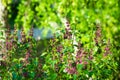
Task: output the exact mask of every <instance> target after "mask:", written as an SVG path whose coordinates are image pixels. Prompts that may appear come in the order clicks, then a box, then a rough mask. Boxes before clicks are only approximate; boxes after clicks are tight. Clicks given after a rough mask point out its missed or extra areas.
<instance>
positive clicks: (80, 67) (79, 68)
mask: <svg viewBox="0 0 120 80" xmlns="http://www.w3.org/2000/svg"><path fill="white" fill-rule="evenodd" d="M82 68H83V65H82V64H77V70H78V72H80V71H81V70H82Z"/></svg>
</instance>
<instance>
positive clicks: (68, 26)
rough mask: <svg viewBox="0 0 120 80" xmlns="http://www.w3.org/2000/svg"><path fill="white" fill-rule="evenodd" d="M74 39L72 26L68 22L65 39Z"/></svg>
mask: <svg viewBox="0 0 120 80" xmlns="http://www.w3.org/2000/svg"><path fill="white" fill-rule="evenodd" d="M71 38H72V33H71V29H70V24H69V22H68V21H67V22H66V28H65V34H64V39H71Z"/></svg>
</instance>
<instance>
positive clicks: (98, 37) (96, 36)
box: [94, 23, 101, 45]
mask: <svg viewBox="0 0 120 80" xmlns="http://www.w3.org/2000/svg"><path fill="white" fill-rule="evenodd" d="M96 28H97V30H96V32H95V38H94V40H95V43H96V45H98V44H99V42H100V39H101V26H100V24H98V23H97V24H96Z"/></svg>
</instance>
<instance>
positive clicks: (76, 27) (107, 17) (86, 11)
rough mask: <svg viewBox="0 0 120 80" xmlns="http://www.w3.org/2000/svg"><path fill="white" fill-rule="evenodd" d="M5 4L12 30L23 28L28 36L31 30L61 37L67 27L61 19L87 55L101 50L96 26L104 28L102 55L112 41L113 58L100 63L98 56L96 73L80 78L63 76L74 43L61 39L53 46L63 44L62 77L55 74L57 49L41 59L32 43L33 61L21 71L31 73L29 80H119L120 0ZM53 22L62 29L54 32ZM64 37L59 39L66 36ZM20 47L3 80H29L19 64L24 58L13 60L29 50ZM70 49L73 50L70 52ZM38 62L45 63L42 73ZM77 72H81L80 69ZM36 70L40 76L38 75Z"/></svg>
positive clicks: (33, 0)
mask: <svg viewBox="0 0 120 80" xmlns="http://www.w3.org/2000/svg"><path fill="white" fill-rule="evenodd" d="M3 4H4V5H5V7H6V10H7V11H8V14H7V16H8V18H7V20H8V23H9V24H10V26H11V28H14V27H17V28H19V29H20V28H22V27H23V28H24V30H25V32H26V33H27V31H28V30H29V29H30V28H31V27H38V28H43V27H44V28H51V30H53V33H55V31H57V30H61V33H62V31H63V33H64V29H65V26H64V23H63V22H64V21H63V22H62V18H67V19H68V21H69V23H70V26H71V30H72V34H74V35H75V37H76V41H78V42H79V41H80V42H81V43H82V44H83V48H85V49H86V50H87V51H88V52H90V49H91V48H92V49H93V54H99V51H98V49H99V47H98V46H94V44H95V42H93V40H94V37H95V31H96V23H99V24H100V25H101V30H102V37H101V39H102V40H103V44H102V43H101V44H100V49H101V52H100V53H101V54H103V52H104V47H105V44H107V41H108V40H109V39H110V44H111V52H112V56H108V58H107V59H106V58H105V59H104V58H103V59H101V58H102V56H101V55H99V56H96V55H95V56H94V57H95V61H93V64H92V65H93V69H94V71H93V72H89V70H81V71H80V74H79V75H75V74H74V75H69V74H67V73H64V72H63V70H64V69H65V67H66V64H67V61H66V59H68V58H67V56H68V55H67V53H68V52H70V50H72V47H73V45H70V44H69V43H70V42H71V41H69V40H68V41H67V40H64V39H62V38H61V37H60V38H58V42H57V41H56V43H55V42H51V44H54V43H55V44H56V45H58V44H57V43H59V41H62V42H61V44H63V46H64V50H63V52H64V54H65V56H64V57H65V62H64V63H62V64H61V65H62V66H60V70H59V73H58V72H56V71H55V70H54V65H55V64H57V63H59V59H53V57H54V56H57V55H56V53H57V52H56V51H55V49H54V48H56V47H54V48H51V47H49V49H47V50H45V51H43V52H41V54H42V57H41V54H40V55H39V54H37V52H36V44H37V42H36V41H35V42H34V41H33V42H34V43H33V45H34V48H33V54H34V55H33V56H34V58H31V63H30V64H29V65H27V66H26V67H25V68H23V70H22V72H24V71H28V72H29V76H30V77H27V78H29V79H30V80H32V79H35V77H36V75H37V74H43V75H42V76H41V78H38V79H40V80H42V79H45V80H46V79H48V80H49V79H50V80H55V79H56V80H59V79H74V80H76V79H77V78H78V79H80V80H82V79H88V78H86V77H85V76H86V74H87V75H89V77H92V78H93V79H95V80H102V79H106V80H108V79H109V80H112V79H116V80H117V79H118V78H120V72H119V71H120V68H119V66H120V64H119V63H120V61H119V59H120V50H119V49H120V23H119V20H120V0H3ZM51 22H56V23H57V25H58V26H59V27H58V28H57V29H55V27H54V26H51V25H50V23H51ZM63 33H62V35H60V34H59V35H60V36H63ZM17 45H18V46H19V48H18V50H13V51H12V58H13V59H12V60H11V62H8V63H10V64H12V67H7V70H8V72H7V71H5V72H7V74H6V73H4V74H3V76H4V77H3V79H4V80H6V79H8V78H9V79H13V80H21V79H26V78H25V77H24V78H22V75H21V73H22V72H21V67H22V64H21V63H20V60H21V59H22V57H20V58H19V59H16V58H15V56H14V54H15V53H18V52H17V51H20V52H19V53H21V55H24V53H25V51H24V49H26V46H25V45H22V46H20V44H17ZM26 45H27V43H26ZM70 46H72V47H70ZM67 48H68V49H70V50H68V51H67V50H66V49H67ZM21 49H23V51H21ZM65 51H66V52H65ZM38 52H39V51H38ZM71 52H72V51H71ZM35 54H36V55H38V56H36V55H35ZM51 55H52V56H51ZM39 58H42V60H43V63H44V64H43V67H42V68H41V70H42V71H40V70H39V67H37V65H38V63H39ZM102 61H103V62H102ZM14 63H16V64H15V65H14V66H13V64H14ZM52 65H53V66H52ZM106 66H107V68H106ZM78 68H79V69H80V67H78ZM5 69H6V68H5ZM5 69H3V70H5ZM37 70H38V73H37V72H36V71H37ZM17 71H18V72H17ZM39 72H40V73H39ZM41 72H42V73H41ZM5 74H6V75H5ZM103 74H104V75H105V76H104V75H103ZM8 75H10V76H8Z"/></svg>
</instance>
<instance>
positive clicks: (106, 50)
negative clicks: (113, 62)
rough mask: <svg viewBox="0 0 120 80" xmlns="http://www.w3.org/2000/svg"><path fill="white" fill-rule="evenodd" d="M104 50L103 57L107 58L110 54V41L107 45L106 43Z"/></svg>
mask: <svg viewBox="0 0 120 80" xmlns="http://www.w3.org/2000/svg"><path fill="white" fill-rule="evenodd" d="M104 50H105V52H104V56H107V55H108V54H111V52H110V39H109V40H108V43H107V45H106V47H105V49H104Z"/></svg>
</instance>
